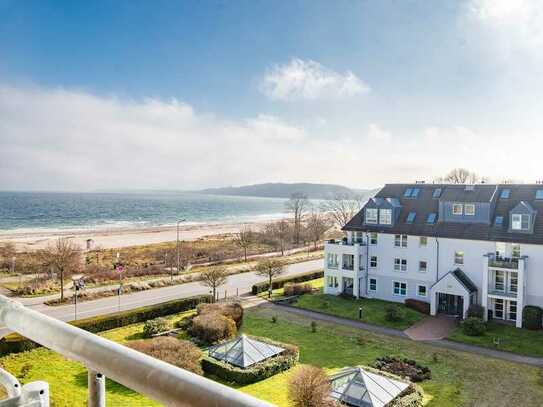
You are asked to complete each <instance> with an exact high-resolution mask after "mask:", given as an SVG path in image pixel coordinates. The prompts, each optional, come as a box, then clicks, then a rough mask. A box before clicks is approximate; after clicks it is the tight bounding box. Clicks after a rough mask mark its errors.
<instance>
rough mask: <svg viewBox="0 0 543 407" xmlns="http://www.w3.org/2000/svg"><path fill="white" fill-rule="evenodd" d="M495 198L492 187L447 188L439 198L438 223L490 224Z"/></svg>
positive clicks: (461, 186)
mask: <svg viewBox="0 0 543 407" xmlns="http://www.w3.org/2000/svg"><path fill="white" fill-rule="evenodd" d="M495 196H496V187H495V186H492V185H451V186H447V187H446V188H445V192H444V193H443V194H442V196H441V197H440V198H439V221H440V222H455V223H484V224H490V223H491V222H490V216H491V212H492V205H491V203H492V201H493V200H494V199H495Z"/></svg>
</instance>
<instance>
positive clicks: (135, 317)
mask: <svg viewBox="0 0 543 407" xmlns="http://www.w3.org/2000/svg"><path fill="white" fill-rule="evenodd" d="M209 301H211V296H209V295H198V296H194V297H188V298H182V299H179V300H172V301H168V302H163V303H160V304H154V305H148V306H145V307H140V308H135V309H132V310H128V311H122V312H116V313H113V314H107V315H100V316H96V317H90V318H85V319H79V320H77V321H72V322H70V324H71V325H74V326H76V327H78V328H81V329H84V330H85V331H89V332H92V333H97V332H102V331H107V330H109V329H114V328H119V327H121V326H126V325H131V324H135V323H138V322H143V321H147V320H149V319H155V318H158V317H161V316H165V315H171V314H177V313H178V312H183V311H188V310H191V309H194V308H196V306H197V305H198V304H200V303H202V302H209ZM38 346H40V345H39V344H37V343H35V342H33V341H31V340H30V339H27V338H25V337H24V336H21V335H19V334H16V333H12V334H9V335H6V336H5V337H4V338H2V339H1V340H0V356H3V355H7V354H9V353H18V352H24V351H27V350H30V349H33V348H36V347H38Z"/></svg>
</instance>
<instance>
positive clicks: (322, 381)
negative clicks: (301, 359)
mask: <svg viewBox="0 0 543 407" xmlns="http://www.w3.org/2000/svg"><path fill="white" fill-rule="evenodd" d="M331 390H332V387H331V386H330V379H329V378H328V375H327V374H326V372H325V371H324V369H323V368H321V367H317V366H311V365H305V366H300V367H299V368H298V369H296V372H295V373H294V374H293V375H292V377H291V378H290V380H289V381H288V398H289V400H290V401H291V402H292V405H293V406H294V407H325V406H334V405H338V404H337V403H336V402H335V401H333V399H332V398H331V397H330V392H331Z"/></svg>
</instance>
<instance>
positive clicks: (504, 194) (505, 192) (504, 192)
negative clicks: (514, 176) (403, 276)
mask: <svg viewBox="0 0 543 407" xmlns="http://www.w3.org/2000/svg"><path fill="white" fill-rule="evenodd" d="M510 195H511V190H510V189H502V192H501V193H500V198H501V199H509V196H510Z"/></svg>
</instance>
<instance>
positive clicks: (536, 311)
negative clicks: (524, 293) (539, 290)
mask: <svg viewBox="0 0 543 407" xmlns="http://www.w3.org/2000/svg"><path fill="white" fill-rule="evenodd" d="M542 319H543V309H542V308H541V307H537V306H535V305H526V306H525V307H524V309H523V310H522V326H523V327H524V328H526V329H531V330H534V331H535V330H537V329H541V320H542Z"/></svg>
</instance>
